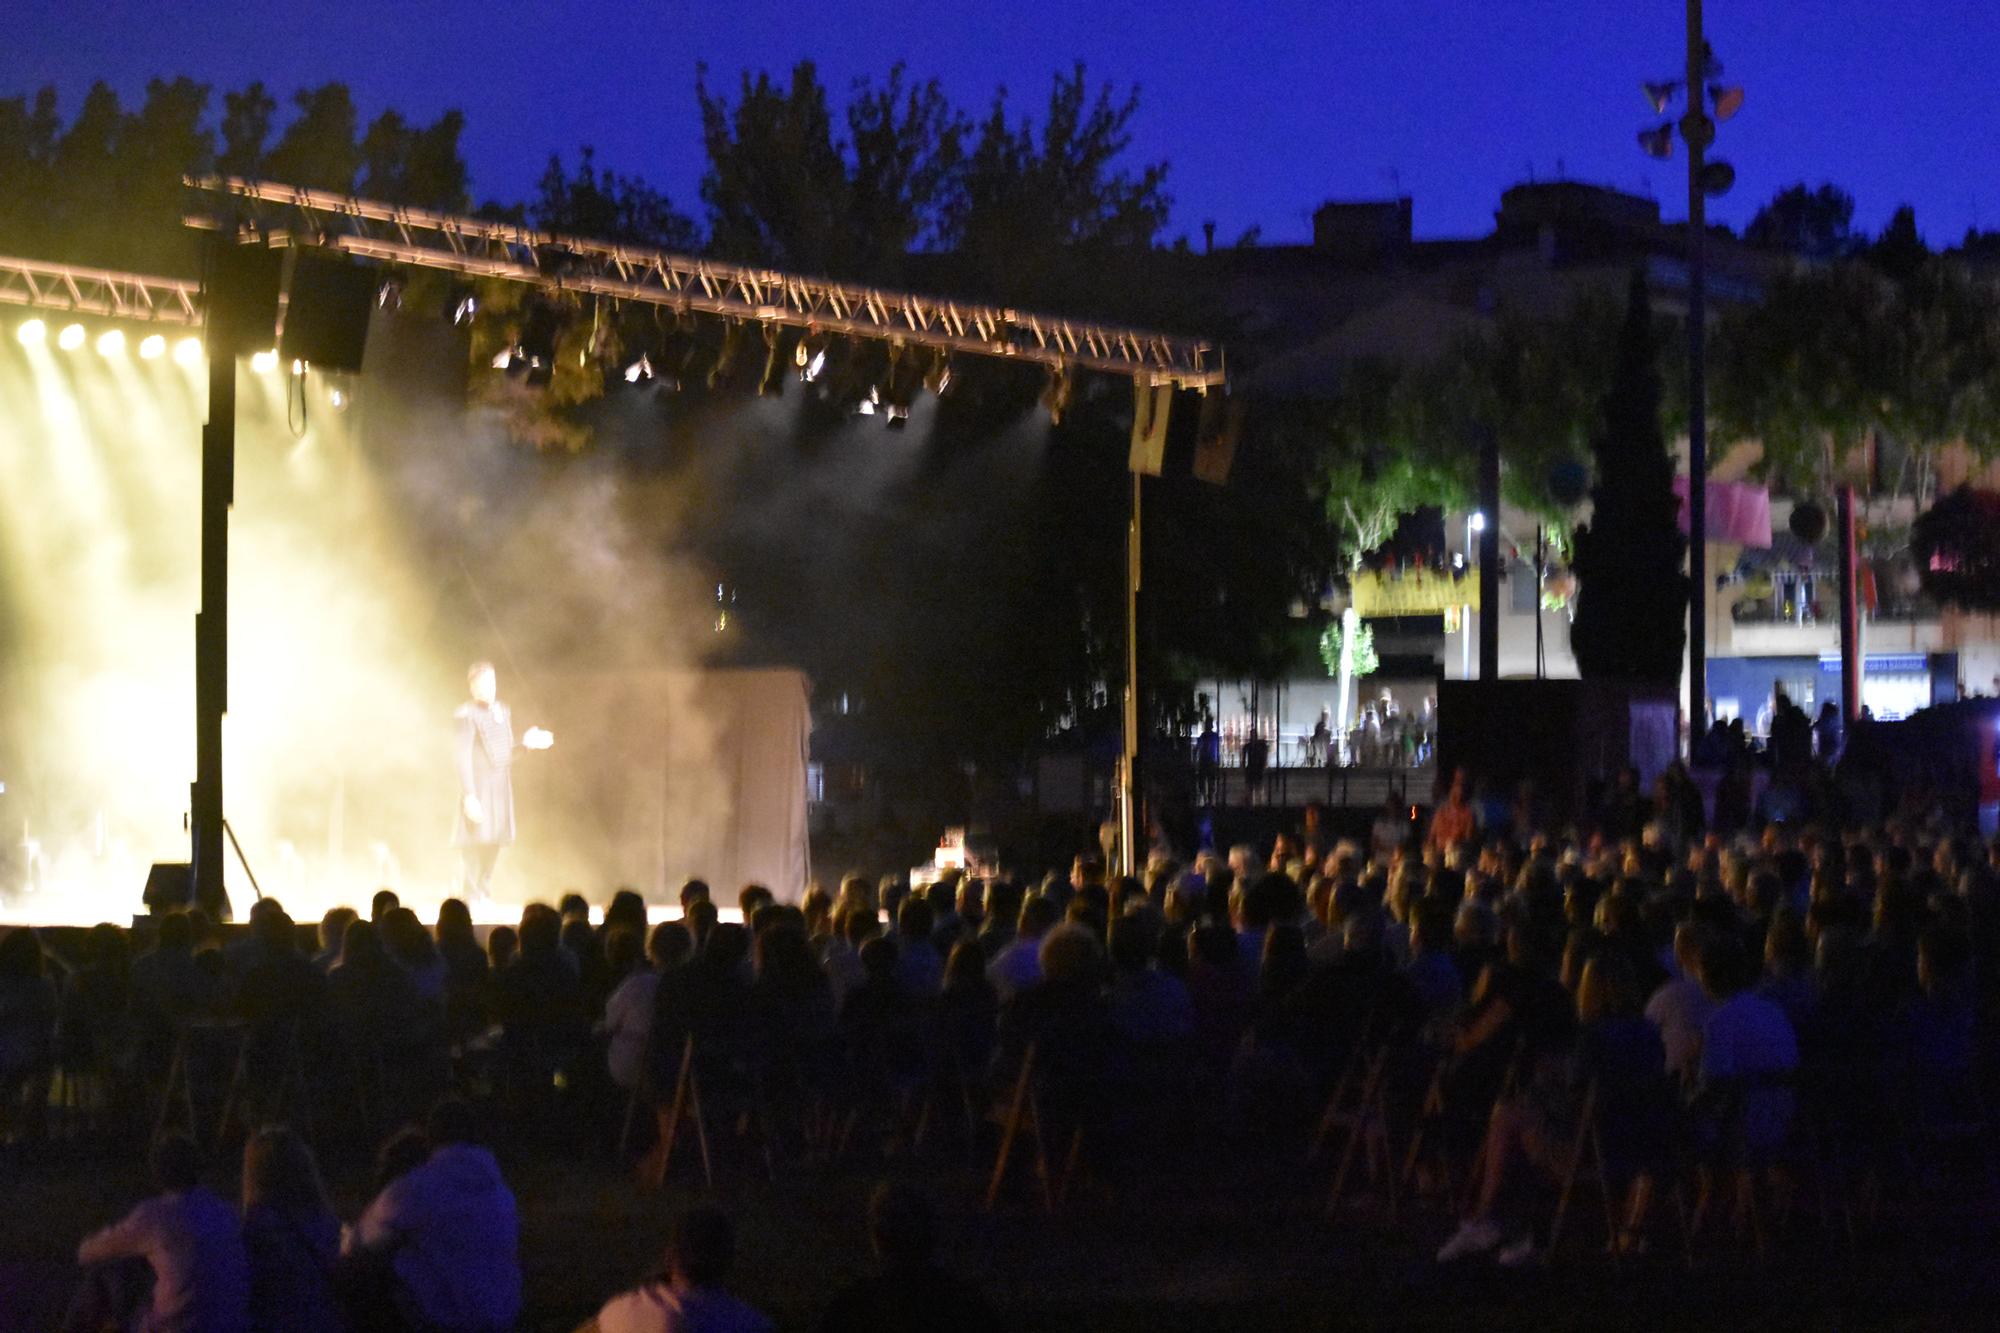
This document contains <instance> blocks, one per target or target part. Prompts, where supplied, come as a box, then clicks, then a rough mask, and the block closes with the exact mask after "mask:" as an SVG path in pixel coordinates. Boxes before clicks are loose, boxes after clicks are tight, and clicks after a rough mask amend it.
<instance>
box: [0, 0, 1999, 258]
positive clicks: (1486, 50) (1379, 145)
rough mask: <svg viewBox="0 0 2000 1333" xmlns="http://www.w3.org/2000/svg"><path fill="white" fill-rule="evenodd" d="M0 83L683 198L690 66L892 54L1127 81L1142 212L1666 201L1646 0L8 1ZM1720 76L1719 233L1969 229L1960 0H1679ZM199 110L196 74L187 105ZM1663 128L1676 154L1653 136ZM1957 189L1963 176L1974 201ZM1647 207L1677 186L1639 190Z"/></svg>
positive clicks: (1985, 10) (70, 99)
mask: <svg viewBox="0 0 2000 1333" xmlns="http://www.w3.org/2000/svg"><path fill="white" fill-rule="evenodd" d="M13 9H14V12H13V13H12V14H10V16H9V20H8V32H7V37H6V40H5V41H4V42H0V93H6V94H11V93H15V92H24V91H28V90H30V89H32V88H34V87H36V86H39V85H41V84H43V83H46V82H50V81H53V82H54V83H56V85H57V86H58V88H59V89H60V91H61V92H62V94H63V97H64V111H65V113H66V114H67V113H70V112H73V111H74V110H75V107H76V104H77V101H78V100H79V99H80V98H81V96H82V94H83V92H84V90H85V89H86V88H87V87H88V85H89V84H90V82H91V81H92V80H93V79H96V78H100V77H101V78H107V79H109V80H111V82H112V83H113V84H114V85H115V86H116V87H117V88H119V90H120V91H121V92H123V93H126V94H128V95H129V96H131V97H134V98H136V97H137V96H138V95H139V94H140V93H141V92H142V90H143V88H144V83H145V80H146V78H147V77H148V76H151V75H156V74H177V73H186V74H189V75H192V76H194V77H196V78H199V79H203V80H206V81H209V82H212V83H214V84H217V85H219V86H223V87H237V86H240V85H242V84H243V83H246V82H248V81H249V80H251V79H253V78H262V79H263V80H265V81H266V83H267V84H270V85H271V86H272V87H273V88H274V90H275V91H277V92H278V93H279V95H280V96H281V97H284V96H288V95H289V93H290V92H291V91H292V90H293V89H295V88H297V87H300V86H303V85H306V84H310V83H319V82H324V81H327V80H335V79H337V80H343V81H345V82H347V83H349V84H350V85H352V87H353V88H354V90H355V94H356V97H357V100H358V101H359V103H360V108H361V112H362V114H363V116H364V117H370V116H373V115H374V114H375V113H376V112H378V111H380V110H381V109H382V108H384V107H385V106H390V105H393V106H396V107H398V108H400V109H401V110H403V111H404V112H405V113H406V114H409V115H412V116H415V117H419V118H422V119H426V120H427V119H429V118H430V117H432V116H434V115H435V114H436V113H437V112H439V111H441V110H443V109H445V108H447V107H452V106H457V107H460V108H462V109H463V110H464V111H465V112H466V114H467V116H468V118H469V121H470V124H469V128H468V133H467V137H466V140H465V152H466V156H467V159H468V160H469V162H470V164H471V168H472V172H473V190H474V194H475V197H477V198H480V199H485V198H492V197H500V198H508V199H512V198H519V197H522V196H523V195H525V194H527V193H528V192H529V191H530V190H531V189H532V187H533V183H534V181H535V179H536V177H537V176H538V175H539V174H540V172H541V169H542V167H543V165H544V163H545V162H546V160H547V156H548V154H549V152H550V151H551V150H552V149H563V150H564V151H565V152H570V151H572V150H573V149H574V148H575V146H576V145H577V144H579V143H586V142H587V143H591V144H594V145H595V146H596V147H597V150H598V160H599V162H600V163H602V164H604V165H606V166H610V167H613V168H615V169H617V170H619V171H621V172H627V173H637V174H639V175H641V176H644V177H645V178H646V179H647V180H648V181H650V182H651V183H653V184H654V185H656V186H659V187H661V188H663V189H665V190H666V191H667V192H668V193H669V194H670V195H671V196H672V197H673V199H674V201H675V203H676V204H678V205H679V206H681V207H682V208H684V209H687V210H689V211H691V212H697V213H698V212H699V200H698V198H697V196H696V183H697V181H698V180H699V176H700V170H701V154H700V145H699V142H698V118H697V112H696V106H695V100H694V91H693V84H694V73H695V65H696V63H697V62H698V61H703V60H706V61H707V62H708V63H709V66H710V68H711V70H712V71H713V73H714V75H715V76H717V78H718V80H719V81H722V82H726V83H731V84H733V81H734V77H735V74H736V72H737V71H739V70H741V69H744V68H766V69H770V70H772V71H774V72H782V71H783V70H785V69H787V68H789V66H790V65H791V63H792V62H793V61H794V60H795V59H798V58H800V57H811V58H812V59H814V60H816V61H817V62H818V63H819V65H820V69H821V72H822V75H823V77H824V78H825V79H826V81H827V83H828V85H829V86H830V87H831V88H832V89H834V90H835V91H836V92H838V91H840V90H842V89H844V88H845V86H846V84H847V82H848V81H849V80H850V79H851V78H853V77H855V76H857V75H860V74H865V73H879V72H880V71H882V70H885V69H886V68H887V67H888V65H889V64H890V63H891V62H892V61H894V60H896V59H898V58H902V59H905V60H907V61H908V63H909V64H910V66H911V68H912V70H913V72H915V73H918V74H920V75H926V76H927V75H931V74H935V75H937V76H938V77H940V78H941V79H942V80H943V81H944V83H945V85H946V87H947V89H948V90H949V91H950V93H951V94H952V96H953V97H954V99H955V100H957V101H958V102H960V103H961V104H964V105H966V106H968V107H969V108H971V109H975V110H983V109H984V106H985V104H986V101H987V99H988V98H989V96H990V95H991V92H992V89H993V88H994V86H995V85H996V84H1002V83H1004V84H1005V85H1007V87H1008V88H1009V89H1010V90H1012V92H1013V94H1014V101H1015V104H1016V105H1017V106H1018V107H1019V108H1020V109H1022V110H1030V109H1038V108H1039V107H1040V105H1041V104H1042V102H1043V101H1044V99H1045V97H1046V92H1047V87H1048V80H1049V75H1050V73H1051V72H1052V71H1053V70H1055V69H1057V68H1060V67H1066V66H1067V65H1068V64H1069V63H1070V62H1072V61H1073V60H1075V59H1077V58H1079V57H1080V58H1083V59H1084V60H1086V61H1088V63H1089V65H1090V68H1091V71H1092V74H1093V78H1094V79H1102V78H1109V79H1112V80H1115V81H1117V82H1119V83H1121V84H1123V83H1127V82H1134V81H1136V82H1137V83H1139V84H1140V85H1141V89H1142V93H1143V97H1144V102H1143V106H1142V110H1141V115H1140V119H1139V122H1138V125H1137V135H1136V143H1135V149H1136V152H1137V153H1139V154H1142V155H1144V157H1145V158H1146V159H1154V158H1162V157H1164V158H1166V159H1168V160H1169V161H1170V162H1171V164H1172V171H1171V174H1170V177H1169V187H1170V190H1171V192H1172V194H1173V196H1174V199H1175V208H1174V215H1173V220H1172V223H1171V225H1170V234H1171V233H1181V232H1185V233H1188V234H1190V235H1192V236H1196V237H1198V236H1199V233H1200V227H1201V223H1202V221H1203V220H1204V219H1213V220H1215V222H1216V223H1217V228H1218V235H1219V238H1220V239H1221V240H1223V241H1228V240H1231V239H1233V238H1234V237H1236V236H1237V235H1238V234H1239V233H1241V232H1242V231H1243V230H1244V229H1246V228H1248V227H1250V226H1252V225H1258V226H1261V227H1262V229H1263V235H1264V238H1265V239H1266V240H1267V241H1282V240H1297V239H1302V238H1304V237H1305V236H1306V235H1307V233H1308V224H1307V220H1306V219H1307V214H1308V213H1309V212H1310V210H1311V208H1312V207H1313V206H1314V205H1315V204H1317V203H1318V202H1320V201H1321V200H1323V199H1326V198H1330V197H1342V198H1355V197H1373V196H1382V195H1386V194H1389V193H1392V192H1394V191H1396V190H1397V189H1400V190H1401V191H1402V192H1406V193H1409V194H1411V195H1413V196H1414V197H1415V200H1416V205H1415V214H1416V227H1417V230H1418V233H1419V234H1420V235H1423V236H1464V235H1477V234H1481V233H1483V232H1484V231H1485V230H1486V229H1487V228H1488V227H1489V225H1490V223H1491V219H1492V211H1493V209H1494V207H1495V205H1496V204H1497V202H1498V198H1499V194H1500V191H1501V189H1502V188H1504V187H1505V186H1506V185H1508V184H1510V183H1513V182H1515V181H1518V180H1521V179H1524V178H1526V177H1527V176H1528V175H1530V174H1531V173H1532V174H1533V175H1534V176H1536V177H1538V178H1541V179H1548V178H1552V177H1555V176H1557V175H1567V176H1570V177H1573V178H1577V179H1584V180H1591V181H1598V182H1603V183H1608V184H1612V185H1616V186H1620V187H1623V188H1627V189H1635V190H1641V191H1650V192H1654V193H1657V194H1658V195H1659V196H1660V197H1662V198H1663V199H1665V200H1670V201H1671V200H1673V199H1674V198H1675V197H1676V195H1677V191H1678V190H1679V189H1680V188H1682V187H1681V185H1680V182H1681V181H1682V180H1684V177H1683V176H1681V175H1680V174H1679V166H1680V162H1679V159H1678V157H1677V158H1676V161H1675V162H1673V163H1657V162H1653V161H1651V160H1649V159H1647V158H1645V157H1644V156H1642V155H1641V154H1640V152H1639V149H1638V147H1637V145H1636V143H1635V142H1634V139H1633V136H1634V134H1635V133H1636V132H1637V131H1638V130H1639V129H1641V128H1642V127H1644V126H1646V125H1648V124H1649V123H1651V117H1650V112H1649V110H1648V108H1647V107H1646V106H1645V105H1644V103H1643V100H1642V99H1641V97H1640V94H1639V91H1638V84H1639V82H1640V80H1641V79H1643V78H1648V77H1652V78H1658V77H1662V76H1663V75H1666V74H1669V73H1671V72H1672V71H1674V70H1675V69H1676V68H1677V67H1678V65H1679V62H1680V55H1679V52H1680V49H1681V39H1682V27H1681V24H1682V18H1681V13H1682V10H1681V5H1680V3H1679V2H1678V0H1644V2H1643V3H1631V2H1629V0H1627V2H1623V3H1610V2H1607V0H1502V2H1501V3H1493V0H1479V2H1478V3H1474V2H1473V0H1453V2H1451V3H1442V2H1431V3H1423V2H1421V0H1377V3H1374V4H1360V3H1352V2H1344V0H1318V2H1316V3H1258V2H1253V0H1233V2H1232V0H1144V2H1143V3H1140V2H1136V0H984V2H978V3H975V2H973V0H922V2H921V3H911V0H896V2H895V3H889V2H887V0H864V2H861V3H833V2H828V3H813V0H786V2H784V3H774V2H773V0H731V2H729V3H709V4H695V5H684V4H647V3H643V0H633V2H631V3H623V4H609V3H549V2H548V0H541V2H540V3H533V4H522V3H514V2H513V0H486V2H485V3H477V4H467V3H457V2H453V3H444V2H441V0H403V2H402V3H383V2H382V0H349V2H348V3H343V4H338V5H333V4H311V3H266V4H244V3H241V0H177V2H176V3H171V4H139V3H130V2H128V0H96V2H95V3H86V4H74V5H71V4H22V5H18V6H14V7H13ZM1708 10H1709V18H1708V27H1709V33H1710V40H1711V41H1712V42H1713V43H1714V46H1715V48H1716V51H1717V54H1718V55H1719V56H1720V57H1721V58H1722V59H1723V61H1724V62H1725V64H1726V66H1727V71H1726V80H1727V81H1729V82H1739V81H1740V82H1742V83H1744V84H1745V85H1746V86H1747V88H1748V102H1747V105H1746V107H1745V109H1744V111H1743V113H1742V114H1741V115H1740V116H1738V117H1737V119H1736V120H1734V121H1733V122H1731V123H1730V124H1729V125H1727V126H1725V127H1724V129H1723V133H1722V139H1721V144H1720V148H1719V152H1720V154H1721V155H1722V156H1724V157H1726V158H1728V159H1730V160H1731V161H1733V163H1734V164H1735V166H1736V168H1737V173H1738V182H1737V186H1736V189H1735V191H1734V193H1733V194H1732V195H1731V196H1730V197H1729V198H1727V199H1725V200H1723V201H1721V203H1720V206H1719V207H1718V208H1717V210H1716V215H1718V216H1719V217H1720V219H1721V220H1722V221H1726V222H1728V223H1731V224H1733V225H1736V226H1739V227H1740V226H1741V225H1742V224H1743V223H1744V222H1747V221H1748V220H1749V217H1750V215H1751V214H1752V212H1754V211H1755V209H1756V207H1757V205H1758V204H1759V203H1761V202H1763V201H1764V200H1766V199H1768V198H1769V197H1770V195H1771V194H1772V193H1773V192H1774V191H1775V190H1776V189H1778V188H1779V187H1781V186H1783V185H1785V184H1788V183H1790V182H1792V181H1794V180H1800V179H1803V180H1806V181H1809V182H1818V181H1820V180H1832V181H1835V182H1838V183H1840V184H1841V185H1843V186H1845V187H1846V188H1847V189H1848V190H1850V191H1851V192H1852V193H1853V195H1854V196H1855V199H1856V203H1857V208H1856V215H1855V219H1856V223H1857V224H1858V225H1860V226H1863V227H1866V228H1868V229H1870V230H1873V229H1877V228H1879V227H1880V226H1881V224H1882V223H1883V222H1884V221H1885V220H1886V219H1887V217H1888V215H1889V213H1890V211H1891V210H1892V209H1893V208H1894V206H1895V205H1896V204H1897V203H1899V202H1905V201H1907V202H1910V203H1913V204H1915V205H1916V209H1917V218H1918V222H1919V225H1920V227H1921V228H1922V230H1923V231H1924V233H1925V235H1926V236H1927V237H1928V238H1929V239H1930V240H1931V241H1932V242H1933V243H1947V244H1948V243H1952V242H1955V241H1956V240H1957V239H1958V238H1959V236H1960V235H1961V234H1962V233H1963V232H1964V230H1965V229H1966V227H1967V226H1968V225H1979V226H1982V227H1987V228H2000V101H1996V99H1995V97H1994V90H1995V88H1996V86H2000V84H1996V79H1995V75H1994V66H1995V60H1996V58H2000V5H1995V4H1992V3H1991V2H1990V0H1898V2H1895V3H1887V2H1885V0H1814V2H1813V3H1812V4H1809V5H1807V4H1774V3H1770V0H1711V3H1710V4H1709V6H1708ZM217 104H218V110H219V98H218V99H217ZM1678 147H1679V146H1678V145H1676V148H1677V150H1678ZM1982 190H1983V193H1982ZM1666 211H1667V213H1668V215H1669V216H1673V215H1677V214H1678V213H1679V212H1680V211H1681V209H1680V206H1679V205H1678V204H1677V203H1671V202H1670V203H1669V204H1668V206H1667V209H1666Z"/></svg>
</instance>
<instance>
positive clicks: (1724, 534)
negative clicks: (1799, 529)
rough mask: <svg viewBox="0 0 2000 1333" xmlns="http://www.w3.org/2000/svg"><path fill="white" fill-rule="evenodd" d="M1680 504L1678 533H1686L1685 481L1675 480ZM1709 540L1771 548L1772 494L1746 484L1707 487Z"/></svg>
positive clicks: (1713, 483)
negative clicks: (1679, 531) (1679, 529)
mask: <svg viewBox="0 0 2000 1333" xmlns="http://www.w3.org/2000/svg"><path fill="white" fill-rule="evenodd" d="M1674 495H1675V497H1676V498H1678V499H1679V500H1680V516H1681V531H1682V532H1686V531H1687V530H1688V511H1687V510H1688V479H1687V478H1686V477H1684V476H1677V477H1675V478H1674ZM1708 539H1709V540H1710V541H1712V542H1733V543H1735V544H1736V545H1738V546H1755V547H1760V548H1768V547H1769V546H1770V545H1771V492H1770V490H1769V489H1768V488H1766V487H1763V486H1758V485H1754V484H1752V483H1750V482H1747V481H1711V482H1709V483H1708Z"/></svg>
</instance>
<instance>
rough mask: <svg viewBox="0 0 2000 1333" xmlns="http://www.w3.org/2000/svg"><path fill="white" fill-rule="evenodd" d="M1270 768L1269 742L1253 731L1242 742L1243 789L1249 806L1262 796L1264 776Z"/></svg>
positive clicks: (1260, 733)
mask: <svg viewBox="0 0 2000 1333" xmlns="http://www.w3.org/2000/svg"><path fill="white" fill-rule="evenodd" d="M1270 767H1271V742H1269V741H1267V740H1265V739H1264V736H1263V733H1262V732H1256V731H1253V732H1251V733H1250V735H1249V736H1248V737H1246V738H1245V739H1244V741H1243V788H1244V792H1245V793H1246V797H1247V799H1248V801H1249V803H1250V804H1251V805H1255V804H1257V803H1258V802H1259V801H1261V800H1262V799H1263V796H1264V775H1265V773H1266V772H1268V771H1269V769H1270Z"/></svg>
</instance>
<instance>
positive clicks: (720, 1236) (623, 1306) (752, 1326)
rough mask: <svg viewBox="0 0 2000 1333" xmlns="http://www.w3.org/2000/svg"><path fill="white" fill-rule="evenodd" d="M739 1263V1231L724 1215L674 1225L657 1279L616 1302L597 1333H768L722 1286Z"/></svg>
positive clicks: (698, 1214) (702, 1214) (716, 1212)
mask: <svg viewBox="0 0 2000 1333" xmlns="http://www.w3.org/2000/svg"><path fill="white" fill-rule="evenodd" d="M735 1262H736V1230H735V1228H734V1227H732V1226H731V1225H730V1223H729V1218H728V1217H727V1215H725V1214H724V1213H723V1212H722V1210H720V1209H718V1208H713V1207H706V1206H704V1207H697V1208H690V1209H689V1210H688V1211H686V1212H684V1213H682V1214H681V1215H680V1216H679V1217H677V1218H675V1219H674V1226H673V1231H672V1232H671V1233H670V1234H669V1235H668V1237H667V1252H666V1255H665V1256H664V1261H663V1263H662V1265H661V1270H662V1271H661V1273H660V1275H659V1276H658V1277H654V1278H652V1279H649V1280H648V1281H646V1282H644V1283H641V1284H640V1285H639V1286H638V1287H636V1288H634V1289H633V1290H631V1291H628V1292H624V1293H622V1294H620V1295H617V1296H613V1297H612V1298H611V1299H610V1300H609V1301H606V1302H605V1304H604V1308H603V1309H602V1310H600V1311H598V1312H597V1324H596V1333H766V1331H767V1330H768V1329H770V1327H771V1321H770V1320H768V1319H766V1318H765V1317H764V1316H763V1315H761V1314H759V1313H758V1312H757V1311H756V1310H755V1309H753V1308H752V1307H750V1306H749V1305H746V1304H745V1303H744V1302H742V1301H741V1300H739V1299H737V1298H736V1297H735V1296H733V1295H731V1294H730V1292H729V1290H728V1288H726V1287H725V1286H723V1283H724V1281H725V1280H726V1279H727V1278H728V1277H729V1270H730V1268H731V1267H732V1266H733V1265H734V1264H735Z"/></svg>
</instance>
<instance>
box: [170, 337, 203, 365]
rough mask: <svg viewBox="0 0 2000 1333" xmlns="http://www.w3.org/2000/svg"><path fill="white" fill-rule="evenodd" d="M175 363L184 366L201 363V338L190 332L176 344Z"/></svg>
mask: <svg viewBox="0 0 2000 1333" xmlns="http://www.w3.org/2000/svg"><path fill="white" fill-rule="evenodd" d="M174 363H175V364H176V365H182V366H198V365H200V364H201V339H199V338H197V337H195V336H194V335H193V334H189V335H188V336H187V337H185V338H183V339H181V340H180V341H179V342H177V343H175V344H174Z"/></svg>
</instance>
